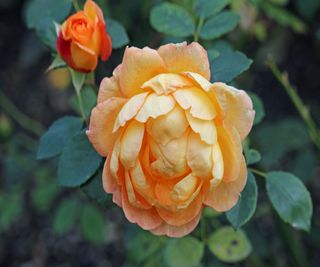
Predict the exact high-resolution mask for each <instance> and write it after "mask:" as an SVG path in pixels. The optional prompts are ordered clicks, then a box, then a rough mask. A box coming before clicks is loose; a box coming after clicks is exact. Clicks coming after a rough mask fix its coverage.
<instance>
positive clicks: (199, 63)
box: [158, 42, 210, 80]
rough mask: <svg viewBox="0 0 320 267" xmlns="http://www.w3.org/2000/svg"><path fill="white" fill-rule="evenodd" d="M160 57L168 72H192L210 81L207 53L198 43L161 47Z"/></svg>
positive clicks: (159, 50)
mask: <svg viewBox="0 0 320 267" xmlns="http://www.w3.org/2000/svg"><path fill="white" fill-rule="evenodd" d="M158 53H159V55H160V56H161V57H162V59H163V61H164V62H165V64H166V66H167V68H168V72H174V73H180V72H185V71H191V72H196V73H199V74H201V75H202V76H203V77H205V78H206V79H207V80H210V66H209V60H208V54H207V51H206V50H205V49H204V48H203V47H202V46H201V45H200V44H198V43H196V42H193V43H191V44H189V45H187V43H186V42H183V43H180V44H167V45H163V46H160V48H159V49H158Z"/></svg>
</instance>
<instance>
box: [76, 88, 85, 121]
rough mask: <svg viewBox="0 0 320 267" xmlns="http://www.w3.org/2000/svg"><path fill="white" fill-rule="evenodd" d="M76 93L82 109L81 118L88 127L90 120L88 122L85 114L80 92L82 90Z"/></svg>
mask: <svg viewBox="0 0 320 267" xmlns="http://www.w3.org/2000/svg"><path fill="white" fill-rule="evenodd" d="M75 91H76V94H77V98H78V103H79V109H80V113H81V117H82V119H83V121H84V122H85V124H86V126H88V120H87V116H86V113H85V112H84V106H83V101H82V96H81V92H80V90H75Z"/></svg>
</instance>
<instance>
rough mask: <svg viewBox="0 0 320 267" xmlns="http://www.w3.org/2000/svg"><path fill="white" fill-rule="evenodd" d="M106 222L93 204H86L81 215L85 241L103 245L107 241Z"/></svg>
mask: <svg viewBox="0 0 320 267" xmlns="http://www.w3.org/2000/svg"><path fill="white" fill-rule="evenodd" d="M106 225H107V223H106V221H105V219H104V218H103V216H102V214H101V212H100V211H99V210H98V209H97V208H96V207H95V206H94V205H91V204H86V205H85V206H84V207H83V209H82V213H81V232H82V234H83V236H84V238H85V239H87V240H88V241H90V242H91V243H93V244H95V245H101V244H102V243H103V242H104V241H105V239H106V230H107V229H106Z"/></svg>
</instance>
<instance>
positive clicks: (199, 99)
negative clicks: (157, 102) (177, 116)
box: [173, 87, 216, 120]
mask: <svg viewBox="0 0 320 267" xmlns="http://www.w3.org/2000/svg"><path fill="white" fill-rule="evenodd" d="M173 95H174V98H175V99H176V100H177V102H178V104H179V105H180V106H181V107H182V108H183V109H185V110H187V109H190V113H191V115H192V116H193V117H195V118H198V119H202V120H213V119H214V118H215V116H216V109H215V107H214V105H213V104H212V102H211V101H210V99H209V97H208V96H207V94H206V93H205V92H203V91H201V90H200V89H199V88H196V87H193V88H187V89H183V90H177V91H176V92H174V93H173Z"/></svg>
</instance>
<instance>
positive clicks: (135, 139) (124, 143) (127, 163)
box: [120, 120, 144, 169]
mask: <svg viewBox="0 0 320 267" xmlns="http://www.w3.org/2000/svg"><path fill="white" fill-rule="evenodd" d="M143 136H144V125H143V124H142V123H139V122H137V121H135V120H132V121H131V122H130V123H129V124H128V126H127V128H126V129H125V130H124V132H123V135H122V137H121V149H120V160H121V163H122V165H123V167H124V168H125V169H129V168H132V167H133V166H134V165H135V163H136V160H137V158H138V156H139V153H140V150H141V146H142V141H143Z"/></svg>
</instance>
